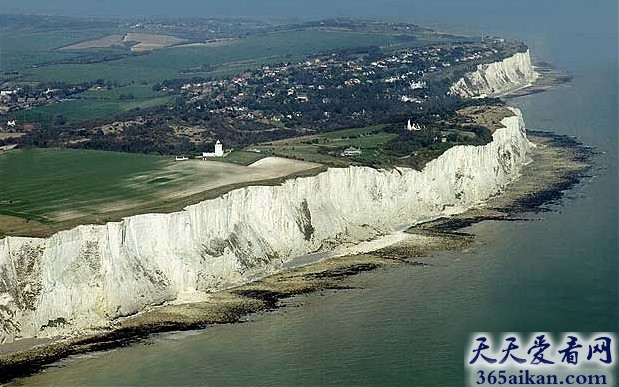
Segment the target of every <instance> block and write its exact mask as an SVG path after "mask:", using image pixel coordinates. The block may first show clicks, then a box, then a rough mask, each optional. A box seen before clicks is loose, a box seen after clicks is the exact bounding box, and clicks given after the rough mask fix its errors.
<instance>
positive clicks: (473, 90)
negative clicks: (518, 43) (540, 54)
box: [449, 50, 539, 98]
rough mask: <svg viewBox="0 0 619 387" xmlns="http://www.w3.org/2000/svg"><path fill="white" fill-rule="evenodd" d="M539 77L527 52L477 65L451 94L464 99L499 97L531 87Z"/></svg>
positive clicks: (456, 85)
mask: <svg viewBox="0 0 619 387" xmlns="http://www.w3.org/2000/svg"><path fill="white" fill-rule="evenodd" d="M538 76H539V74H538V73H537V72H536V71H535V69H534V68H533V65H532V64H531V56H530V55H529V50H527V51H525V52H519V53H516V54H515V55H513V56H510V57H508V58H505V59H503V60H502V61H500V62H493V63H487V64H479V65H477V70H475V71H473V72H470V73H466V74H465V75H464V77H462V78H460V79H459V80H458V81H457V82H456V83H454V84H453V85H452V86H451V88H450V90H449V93H451V94H454V95H459V96H461V97H464V98H475V97H479V96H489V97H492V96H498V95H503V94H507V93H509V92H511V91H514V90H517V89H520V88H523V87H526V86H529V85H531V84H532V83H533V82H535V80H536V79H537V78H538Z"/></svg>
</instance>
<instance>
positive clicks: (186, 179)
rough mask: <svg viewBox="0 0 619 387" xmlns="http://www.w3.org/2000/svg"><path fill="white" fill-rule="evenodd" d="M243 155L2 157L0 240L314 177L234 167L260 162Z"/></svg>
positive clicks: (286, 169)
mask: <svg viewBox="0 0 619 387" xmlns="http://www.w3.org/2000/svg"><path fill="white" fill-rule="evenodd" d="M248 153H249V152H238V154H236V155H235V154H234V153H233V154H231V158H230V159H229V160H221V161H226V162H221V161H201V160H188V161H183V162H176V161H174V158H172V157H170V156H167V157H166V156H154V155H144V154H131V153H118V152H104V151H88V150H73V149H51V148H50V149H24V150H14V151H10V152H5V153H0V236H2V235H6V234H8V235H29V236H46V235H50V234H51V233H53V232H55V231H58V230H61V229H66V228H70V227H73V226H75V225H78V224H88V223H103V222H108V221H115V220H120V219H121V218H122V217H124V216H129V215H134V214H139V213H147V212H170V211H177V210H180V209H182V208H183V207H184V206H186V205H188V204H192V203H196V202H199V201H201V200H205V199H207V198H210V197H213V196H216V195H219V194H221V193H223V192H226V191H227V190H229V189H232V188H235V187H240V186H244V185H248V184H257V183H260V182H262V183H270V182H273V181H278V179H281V178H284V177H286V176H290V175H296V174H299V173H307V172H310V173H311V171H313V170H316V169H320V166H318V165H316V164H309V163H303V162H299V161H294V160H284V159H281V160H274V161H273V162H271V163H269V164H268V165H267V166H265V167H260V166H256V167H246V166H245V165H240V164H249V163H250V162H252V161H253V160H254V159H258V158H261V157H262V155H256V154H248ZM256 156H258V157H256Z"/></svg>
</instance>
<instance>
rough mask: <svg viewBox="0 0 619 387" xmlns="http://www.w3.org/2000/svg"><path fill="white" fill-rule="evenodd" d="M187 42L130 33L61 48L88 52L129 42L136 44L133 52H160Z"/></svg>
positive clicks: (132, 48) (169, 36)
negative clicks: (161, 49) (159, 50)
mask: <svg viewBox="0 0 619 387" xmlns="http://www.w3.org/2000/svg"><path fill="white" fill-rule="evenodd" d="M186 41H187V40H185V39H181V38H177V37H176V36H171V35H156V34H139V33H133V32H130V33H128V34H125V35H108V36H104V37H102V38H99V39H93V40H87V41H84V42H79V43H76V44H72V45H70V46H66V47H63V48H61V50H87V49H92V48H110V47H114V46H124V45H125V43H127V42H136V44H134V45H133V46H131V51H133V52H144V51H152V50H158V49H160V48H164V47H170V46H174V45H177V44H181V43H185V42H186Z"/></svg>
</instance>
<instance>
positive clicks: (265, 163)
mask: <svg viewBox="0 0 619 387" xmlns="http://www.w3.org/2000/svg"><path fill="white" fill-rule="evenodd" d="M319 166H320V165H319V164H315V163H309V162H305V161H297V160H290V159H284V158H279V157H266V158H264V159H261V160H258V161H256V162H255V163H253V164H251V165H249V166H247V167H246V166H242V165H236V164H231V163H225V162H220V161H210V160H209V161H202V160H188V161H184V162H180V163H175V164H173V165H172V166H169V167H167V170H169V171H170V172H172V173H173V172H179V171H182V172H183V173H191V174H194V176H192V177H191V178H190V180H191V183H190V184H183V186H182V187H175V188H174V189H173V190H164V191H163V192H161V194H160V197H161V198H163V199H176V198H180V197H185V196H191V195H195V194H198V193H201V192H205V191H209V190H212V189H216V188H220V187H224V186H228V185H236V184H242V183H247V185H251V183H252V182H257V181H261V180H270V179H277V178H282V177H285V176H288V175H292V174H295V173H299V172H303V171H306V170H309V169H313V168H317V167H319Z"/></svg>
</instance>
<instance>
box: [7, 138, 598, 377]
mask: <svg viewBox="0 0 619 387" xmlns="http://www.w3.org/2000/svg"><path fill="white" fill-rule="evenodd" d="M529 138H530V139H531V141H532V142H534V143H535V144H536V145H537V146H536V147H535V148H534V149H533V150H532V151H531V157H532V159H533V163H531V164H530V165H528V166H527V167H526V168H525V169H524V170H523V173H522V176H521V178H520V179H519V180H518V182H516V183H514V184H512V185H510V186H509V187H508V188H507V189H506V190H505V191H504V192H503V193H502V194H501V195H499V196H497V197H495V198H493V199H491V200H489V201H487V202H486V203H485V204H484V205H483V206H481V207H479V208H475V209H472V210H469V211H467V212H465V213H462V214H459V215H454V216H450V217H448V218H441V219H436V220H433V221H430V222H426V223H423V224H420V225H417V226H414V227H412V228H409V229H408V230H406V232H403V231H402V232H396V233H394V234H390V235H386V236H384V237H383V238H379V239H377V240H374V241H368V242H365V243H363V244H360V245H357V246H351V247H350V248H348V249H347V250H346V249H344V250H340V253H339V254H334V255H336V256H321V257H317V258H318V259H310V260H308V261H306V262H303V261H299V265H300V266H297V267H295V268H290V269H288V270H283V271H281V272H279V273H276V274H273V275H271V276H268V277H266V278H262V279H259V280H257V281H254V282H252V283H249V284H246V285H243V286H239V287H235V288H232V289H228V290H224V291H221V292H217V293H212V294H209V295H208V296H207V297H203V298H202V300H201V301H199V302H191V303H182V302H176V303H174V304H170V305H164V306H160V307H156V308H152V309H150V310H147V311H144V312H142V313H140V314H137V315H134V316H131V317H128V318H124V319H120V320H118V321H115V322H114V324H113V326H112V327H111V329H109V330H106V331H101V332H95V333H92V334H91V335H88V336H84V337H80V338H71V339H63V340H56V341H50V340H47V341H28V342H26V341H21V342H17V343H15V344H11V345H10V346H0V383H1V382H6V381H8V380H11V379H13V378H15V377H20V376H25V375H28V374H32V373H35V372H38V371H40V370H41V369H42V367H44V366H45V365H47V364H50V363H53V362H55V361H57V360H59V359H62V358H64V357H67V356H70V355H74V354H79V353H84V352H90V351H97V350H103V349H109V348H114V347H119V346H125V345H130V344H131V343H134V342H136V341H139V340H141V339H143V338H145V337H147V336H148V335H151V334H153V333H158V332H167V331H180V330H189V329H200V328H206V327H208V326H209V325H213V324H223V323H235V322H238V321H239V320H240V319H241V318H243V317H244V316H247V315H248V314H250V313H256V312H259V311H264V310H269V309H274V308H277V307H279V305H280V304H279V300H281V299H284V298H287V297H291V296H294V295H298V294H304V293H311V292H316V291H320V290H326V289H346V288H347V287H348V285H347V283H346V278H348V277H350V276H352V275H354V274H357V273H360V272H363V271H369V270H374V269H377V268H381V267H386V266H393V265H423V263H420V262H418V260H417V259H418V258H419V257H423V256H425V255H428V254H430V253H432V252H435V251H438V250H445V249H451V250H458V249H462V248H464V247H466V246H467V245H468V244H469V243H471V242H472V240H473V238H474V237H473V236H472V235H468V234H466V233H463V232H462V231H461V229H462V228H464V227H466V226H468V225H470V224H473V223H476V222H480V221H484V220H512V219H515V218H516V217H517V216H518V214H521V213H522V212H527V211H543V210H544V209H545V206H546V205H547V204H549V203H555V202H556V201H557V200H560V198H561V197H562V195H563V193H564V192H565V191H566V190H567V189H569V188H571V187H573V186H574V185H575V184H577V183H578V182H579V181H580V180H581V179H582V178H583V177H584V176H586V174H587V171H588V170H589V169H590V166H591V164H590V156H591V154H592V152H591V150H590V149H588V148H586V147H584V146H582V145H581V144H579V143H577V142H576V141H575V140H573V139H571V138H569V137H565V136H558V135H553V134H550V133H544V132H529ZM326 258H328V259H326ZM188 299H192V298H191V297H190V296H189V297H188Z"/></svg>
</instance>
